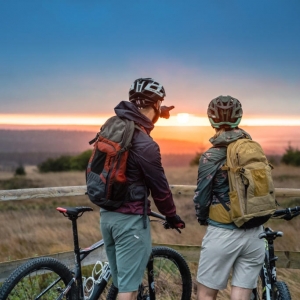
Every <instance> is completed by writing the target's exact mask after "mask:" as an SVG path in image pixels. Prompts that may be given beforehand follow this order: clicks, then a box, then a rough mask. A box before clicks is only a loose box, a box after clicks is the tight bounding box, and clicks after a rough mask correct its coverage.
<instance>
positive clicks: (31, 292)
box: [0, 257, 76, 300]
mask: <svg viewBox="0 0 300 300" xmlns="http://www.w3.org/2000/svg"><path fill="white" fill-rule="evenodd" d="M71 279H72V274H71V272H70V270H69V269H68V268H67V267H66V266H65V265H63V264H62V263H60V262H59V261H58V260H56V259H53V258H50V257H44V258H37V259H33V260H30V261H28V262H27V263H25V264H23V265H21V266H20V267H18V268H17V269H16V270H15V271H14V272H13V273H12V274H11V275H10V276H9V277H8V278H7V279H6V281H5V282H4V284H3V286H2V287H1V291H0V299H1V300H5V299H7V300H25V299H26V300H31V299H32V300H33V299H40V300H50V299H57V298H58V296H59V295H60V294H61V293H62V291H63V290H64V289H65V287H66V286H67V284H68V283H69V282H70V281H71ZM75 290H76V287H75V286H74V287H72V288H71V290H70V291H69V292H68V293H67V297H66V299H68V300H74V299H76V298H75V297H76V296H75V294H76V291H75Z"/></svg>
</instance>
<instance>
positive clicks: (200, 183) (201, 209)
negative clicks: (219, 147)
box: [193, 150, 218, 220]
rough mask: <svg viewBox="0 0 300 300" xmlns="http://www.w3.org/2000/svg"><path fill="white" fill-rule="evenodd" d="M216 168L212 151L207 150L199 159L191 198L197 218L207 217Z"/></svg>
mask: <svg viewBox="0 0 300 300" xmlns="http://www.w3.org/2000/svg"><path fill="white" fill-rule="evenodd" d="M217 170H218V166H216V165H215V163H214V160H213V159H212V153H211V152H210V150H208V151H207V152H205V153H204V154H203V155H202V156H201V157H200V160H199V169H198V178H197V188H196V190H195V195H194V198H193V201H194V203H195V209H196V215H197V218H198V219H199V220H206V219H207V218H208V213H209V206H210V204H211V201H212V192H213V191H212V189H213V187H212V185H213V179H214V177H215V175H216V172H217Z"/></svg>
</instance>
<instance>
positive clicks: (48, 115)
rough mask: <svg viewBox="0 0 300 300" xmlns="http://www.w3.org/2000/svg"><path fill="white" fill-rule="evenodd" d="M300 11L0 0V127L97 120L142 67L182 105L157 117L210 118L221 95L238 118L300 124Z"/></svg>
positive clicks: (243, 3) (171, 2) (193, 121)
mask: <svg viewBox="0 0 300 300" xmlns="http://www.w3.org/2000/svg"><path fill="white" fill-rule="evenodd" d="M299 14H300V2H299V0H289V1H282V0H280V1H278V0H264V1H261V0H251V1H249V0H236V1H221V0H218V1H217V0H210V1H209V0H205V1H204V0H197V1H196V0H189V1H179V0H153V1H138V0H129V1H123V0H112V1H83V0H82V1H79V0H74V1H70V0H69V1H61V0H52V1H40V0H36V1H31V0H26V1H15V0H10V1H1V3H0V128H6V127H7V126H8V125H9V126H11V125H14V124H17V125H34V126H37V125H52V126H53V125H55V124H58V125H60V124H61V125H70V124H71V125H73V124H75V125H78V126H81V125H93V124H100V123H101V122H103V120H105V118H107V117H108V116H110V115H111V114H112V113H113V108H114V107H115V106H116V105H117V104H118V102H119V101H121V100H127V99H128V98H127V95H128V90H129V87H130V85H131V83H132V82H133V81H134V80H135V79H136V78H139V77H153V78H155V79H156V80H157V81H159V82H160V83H162V84H163V85H164V87H165V89H166V94H167V96H166V98H165V105H175V109H174V110H173V111H172V114H173V117H172V118H171V119H170V120H169V123H166V121H165V120H161V121H159V123H158V125H184V126H187V125H193V126H195V125H209V123H208V121H207V119H206V109H207V104H208V103H209V101H210V100H211V99H213V98H215V97H217V96H219V95H221V94H222V95H231V96H233V97H235V98H238V99H240V101H241V102H242V105H243V110H244V118H243V120H242V123H241V125H276V124H277V125H279V124H280V125H281V124H282V125H291V126H299V125H300V121H299V119H300V118H299V113H300V100H299V97H300V54H299V53H300V18H299ZM178 114H181V115H178ZM182 114H185V115H182ZM251 122H252V123H251ZM5 126H6V127H5Z"/></svg>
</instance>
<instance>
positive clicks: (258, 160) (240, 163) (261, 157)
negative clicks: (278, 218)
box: [209, 138, 276, 228]
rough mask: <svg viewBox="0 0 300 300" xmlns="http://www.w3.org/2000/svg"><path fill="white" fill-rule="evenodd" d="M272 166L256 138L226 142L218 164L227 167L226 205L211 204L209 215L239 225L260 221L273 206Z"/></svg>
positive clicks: (247, 226) (211, 217)
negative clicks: (224, 158)
mask: <svg viewBox="0 0 300 300" xmlns="http://www.w3.org/2000/svg"><path fill="white" fill-rule="evenodd" d="M272 168H273V167H272V165H271V164H270V163H269V162H268V160H267V158H266V156H265V154H264V151H263V149H262V147H261V146H260V145H259V144H258V143H257V142H255V141H252V140H250V139H247V138H243V139H238V140H237V141H235V142H232V143H230V144H229V145H228V146H227V158H226V162H225V164H224V165H223V167H222V169H223V170H227V171H228V180H229V190H230V192H229V199H230V205H229V206H228V205H226V204H225V203H221V205H220V204H219V205H211V206H210V212H209V218H210V219H212V220H215V221H218V222H221V223H231V222H234V223H235V224H236V226H238V227H241V228H253V227H256V226H259V225H262V224H264V223H265V222H266V221H267V220H268V219H269V218H270V216H271V215H272V214H273V213H274V211H275V210H276V200H275V189H274V184H273V180H272V175H271V170H272Z"/></svg>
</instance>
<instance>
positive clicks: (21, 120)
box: [0, 113, 300, 128]
mask: <svg viewBox="0 0 300 300" xmlns="http://www.w3.org/2000/svg"><path fill="white" fill-rule="evenodd" d="M109 117H111V115H109V116H87V115H77V116H70V115H69V116H62V115H39V116H37V115H32V114H18V115H17V114H16V115H12V114H10V115H8V114H0V128H1V127H6V128H7V127H11V126H12V127H20V126H21V127H22V126H25V127H26V126H29V127H31V126H33V127H34V126H36V127H40V126H42V127H45V126H49V127H53V126H56V127H58V126H71V127H80V126H92V127H95V126H100V125H103V124H104V123H105V121H106V120H107V119H108V118H109ZM155 126H158V127H160V126H179V127H183V126H184V127H192V126H196V127H205V126H209V127H210V126H211V124H210V122H209V120H208V118H207V117H203V116H197V115H192V114H188V113H179V114H177V115H174V116H170V118H169V119H162V118H160V119H159V120H158V121H157V123H156V124H155ZM240 126H241V127H242V126H300V119H299V118H297V117H294V116H293V117H284V118H282V117H277V116H272V117H261V116H251V117H248V118H247V117H244V118H242V120H241V123H240Z"/></svg>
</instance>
